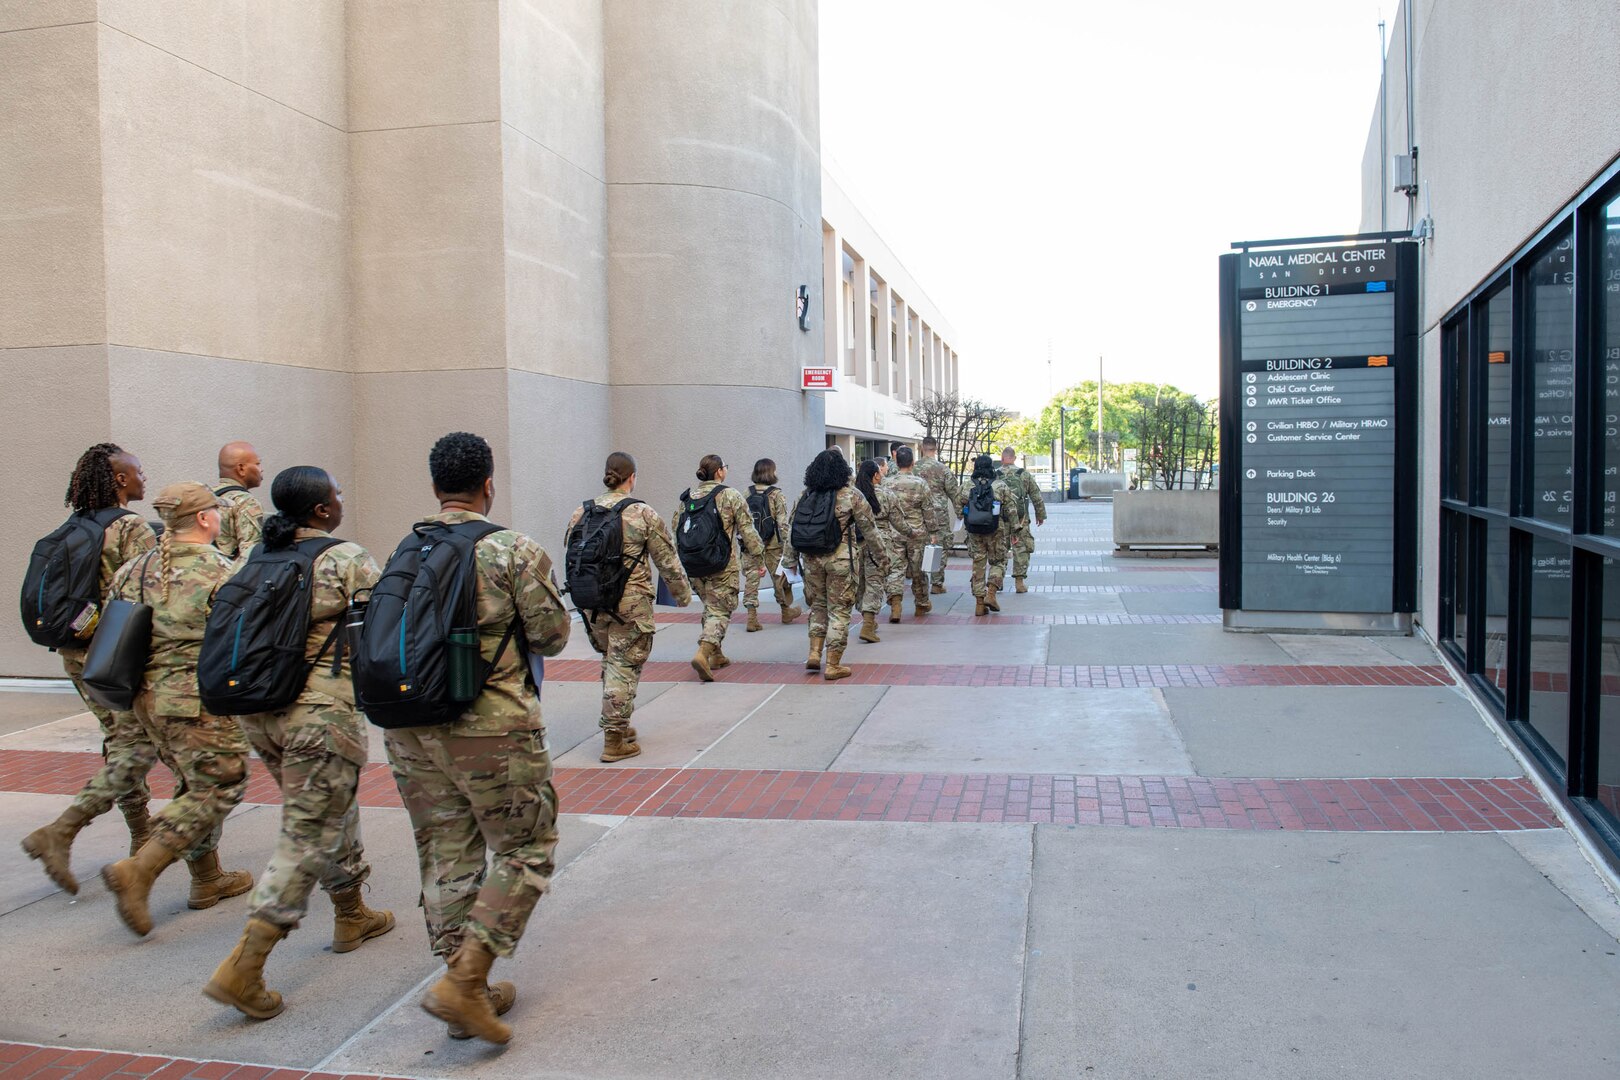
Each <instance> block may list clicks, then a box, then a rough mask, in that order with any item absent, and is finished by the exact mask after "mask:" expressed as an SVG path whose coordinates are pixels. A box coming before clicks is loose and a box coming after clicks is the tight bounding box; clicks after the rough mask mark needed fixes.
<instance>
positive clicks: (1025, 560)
mask: <svg viewBox="0 0 1620 1080" xmlns="http://www.w3.org/2000/svg"><path fill="white" fill-rule="evenodd" d="M1014 535H1016V536H1017V537H1018V546H1017V547H1015V548H1013V549H1012V550H1011V551H1010V552H1007V553H1004V554H1003V555H1002V561H1003V563H1010V564H1011V566H1012V576H1013V577H1015V578H1021V577H1024V576H1025V575H1026V574H1028V573H1029V557H1030V554H1031V553H1032V552H1034V550H1035V530H1034V529H1032V528H1031V527H1030V519H1028V518H1025V519H1024V523H1023V524H1022V525H1020V526H1018V529H1017V530H1016V532H1015V533H1014ZM1009 556H1010V558H1009Z"/></svg>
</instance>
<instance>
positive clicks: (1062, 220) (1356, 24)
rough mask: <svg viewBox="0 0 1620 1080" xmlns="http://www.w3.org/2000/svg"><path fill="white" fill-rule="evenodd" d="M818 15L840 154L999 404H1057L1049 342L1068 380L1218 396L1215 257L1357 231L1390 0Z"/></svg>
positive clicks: (1012, 1)
mask: <svg viewBox="0 0 1620 1080" xmlns="http://www.w3.org/2000/svg"><path fill="white" fill-rule="evenodd" d="M820 9H821V144H822V153H823V158H824V161H825V163H826V165H827V167H828V169H829V170H830V171H831V172H832V173H833V175H834V176H835V177H837V178H838V180H839V182H840V183H841V184H842V185H843V186H844V187H845V189H846V190H847V191H848V192H849V194H850V195H851V196H852V197H853V198H854V200H855V202H856V204H857V205H858V206H860V207H861V209H862V210H863V212H864V213H865V214H866V215H867V217H868V218H869V219H870V220H871V221H872V223H873V224H874V225H875V226H876V227H877V229H878V232H879V233H881V234H882V236H883V238H884V239H885V240H886V241H887V242H888V244H889V246H890V247H891V248H892V249H893V250H894V251H895V252H896V254H897V255H898V256H899V257H900V259H901V261H902V262H904V263H905V266H906V269H907V270H908V271H910V273H911V275H912V277H914V278H915V279H916V280H917V281H918V283H919V284H920V285H921V286H922V287H923V288H924V289H925V290H927V292H928V294H929V296H930V297H932V298H933V300H934V302H935V303H936V304H938V305H939V306H940V308H941V310H942V312H943V314H944V315H945V317H946V318H947V319H948V320H950V322H951V323H952V324H953V325H954V326H955V327H956V331H957V334H958V336H959V338H960V343H959V344H960V351H961V353H962V362H963V367H962V381H963V385H964V389H965V390H967V391H968V392H970V393H973V394H975V395H977V396H980V397H984V398H986V399H987V400H990V401H992V402H994V403H996V404H1000V405H1003V406H1006V407H1008V408H1013V409H1017V410H1020V411H1023V412H1025V413H1029V412H1033V411H1034V410H1036V409H1038V408H1039V407H1040V405H1041V404H1042V403H1044V402H1045V400H1046V399H1047V396H1048V393H1047V389H1048V368H1047V362H1046V361H1047V342H1048V340H1050V341H1051V343H1052V372H1051V377H1050V378H1051V382H1052V384H1053V385H1055V386H1057V387H1063V386H1067V385H1070V384H1072V383H1076V382H1079V381H1081V380H1083V379H1088V378H1095V377H1096V371H1097V357H1098V355H1099V354H1101V355H1102V356H1103V357H1104V358H1105V360H1104V375H1105V377H1106V378H1107V379H1108V380H1109V381H1110V382H1113V381H1127V380H1132V379H1144V380H1149V381H1159V382H1169V383H1174V384H1175V385H1177V386H1180V387H1181V388H1182V389H1184V390H1189V391H1192V392H1194V393H1196V394H1198V395H1199V396H1201V397H1202V396H1213V394H1214V392H1215V388H1216V379H1217V365H1218V354H1217V346H1218V342H1217V328H1216V295H1215V290H1216V257H1217V256H1219V255H1220V254H1221V253H1222V252H1224V251H1226V250H1228V247H1229V245H1230V243H1231V242H1232V241H1234V240H1250V239H1262V238H1270V237H1288V236H1311V235H1317V234H1324V233H1338V232H1353V231H1355V229H1356V227H1357V225H1358V218H1359V216H1360V199H1361V195H1360V191H1361V158H1362V151H1363V149H1364V148H1365V145H1366V140H1367V135H1368V131H1369V129H1370V127H1371V122H1372V116H1373V112H1374V110H1375V109H1376V108H1377V101H1378V74H1379V61H1378V19H1379V17H1380V14H1382V17H1384V18H1385V19H1389V20H1393V17H1394V12H1395V3H1394V0H1384V2H1383V3H1380V2H1378V0H1230V2H1226V3H1220V2H1215V0H1115V2H1112V3H1095V2H1090V0H996V2H994V3H987V2H969V0H821V2H820ZM1391 36H1393V35H1391ZM1399 92H1400V91H1399V89H1398V88H1394V87H1392V88H1391V90H1390V95H1391V108H1392V109H1393V108H1394V100H1395V97H1396V94H1397V93H1399ZM1391 152H1393V150H1392V151H1391Z"/></svg>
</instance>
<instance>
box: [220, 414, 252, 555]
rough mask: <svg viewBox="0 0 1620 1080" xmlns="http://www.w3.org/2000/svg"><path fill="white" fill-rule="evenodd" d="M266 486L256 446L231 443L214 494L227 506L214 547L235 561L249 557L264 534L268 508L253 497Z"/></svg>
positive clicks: (224, 448)
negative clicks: (261, 487) (265, 508)
mask: <svg viewBox="0 0 1620 1080" xmlns="http://www.w3.org/2000/svg"><path fill="white" fill-rule="evenodd" d="M262 483H264V463H263V462H261V461H260V460H259V452H258V451H257V450H255V449H253V444H252V443H245V442H229V443H226V444H225V445H224V446H222V447H220V448H219V480H218V481H216V482H215V484H214V494H215V495H217V496H219V498H220V501H221V502H223V503H224V504H225V510H224V512H223V513H221V514H220V515H219V522H220V528H219V539H217V540H215V541H214V545H215V546H216V547H218V548H219V550H221V551H223V552H224V553H225V554H226V555H228V556H230V557H231V558H233V559H240V558H242V557H244V556H246V555H247V553H248V551H249V550H251V549H252V547H253V545H254V544H257V543H258V542H259V536H260V534H261V533H262V532H263V528H262V524H263V522H264V507H262V506H260V505H259V500H257V499H255V498H254V497H253V496H252V495H251V494H249V493H250V492H251V491H252V490H253V489H254V488H256V487H258V486H259V485H260V484H262Z"/></svg>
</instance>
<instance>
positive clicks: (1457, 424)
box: [1444, 318, 1469, 502]
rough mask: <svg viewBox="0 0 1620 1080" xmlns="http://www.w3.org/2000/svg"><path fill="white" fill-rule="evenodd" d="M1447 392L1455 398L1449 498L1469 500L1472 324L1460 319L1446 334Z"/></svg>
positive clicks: (1447, 474) (1449, 442)
mask: <svg viewBox="0 0 1620 1080" xmlns="http://www.w3.org/2000/svg"><path fill="white" fill-rule="evenodd" d="M1444 348H1445V363H1446V375H1445V378H1446V380H1447V382H1446V389H1447V390H1448V391H1449V392H1450V395H1451V414H1450V416H1449V417H1447V421H1448V427H1449V429H1450V430H1449V431H1447V433H1446V434H1447V444H1446V452H1447V453H1448V454H1449V455H1450V460H1449V461H1448V462H1447V463H1446V470H1445V487H1446V491H1445V494H1446V495H1448V496H1449V497H1451V498H1453V499H1459V500H1462V501H1464V502H1466V501H1467V500H1468V496H1469V491H1468V431H1469V427H1468V371H1469V365H1468V320H1467V319H1466V318H1463V319H1457V320H1455V321H1453V322H1452V323H1451V325H1450V326H1447V327H1446V330H1445V344H1444Z"/></svg>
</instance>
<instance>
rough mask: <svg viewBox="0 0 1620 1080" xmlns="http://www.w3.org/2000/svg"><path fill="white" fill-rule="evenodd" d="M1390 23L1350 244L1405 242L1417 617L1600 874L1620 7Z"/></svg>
mask: <svg viewBox="0 0 1620 1080" xmlns="http://www.w3.org/2000/svg"><path fill="white" fill-rule="evenodd" d="M1408 8H1410V10H1408ZM1393 26H1394V34H1393V37H1392V40H1391V42H1390V48H1389V53H1388V65H1387V68H1388V76H1387V79H1386V83H1385V85H1386V92H1385V100H1384V102H1383V103H1382V105H1381V107H1379V108H1376V109H1375V112H1374V117H1373V121H1372V130H1371V132H1370V134H1369V137H1368V141H1367V146H1366V153H1365V156H1364V162H1363V185H1362V190H1363V199H1362V213H1361V227H1362V229H1363V231H1367V232H1373V231H1381V230H1384V229H1389V230H1403V231H1412V232H1414V233H1416V234H1417V235H1419V236H1420V237H1424V239H1423V240H1422V255H1421V260H1422V263H1421V265H1422V318H1421V324H1420V325H1421V328H1422V335H1423V336H1422V350H1421V351H1422V364H1423V380H1422V387H1423V389H1422V396H1423V400H1422V421H1423V422H1422V432H1423V437H1422V440H1421V451H1420V453H1421V458H1420V469H1419V472H1420V476H1421V477H1422V499H1421V507H1422V509H1421V512H1420V515H1419V519H1420V529H1421V553H1422V557H1421V563H1422V573H1421V578H1420V604H1421V611H1420V613H1419V621H1420V622H1421V623H1422V625H1423V626H1424V627H1425V628H1426V630H1427V632H1428V633H1429V634H1430V635H1431V636H1432V637H1434V638H1435V640H1436V641H1438V642H1439V643H1440V645H1441V647H1442V649H1443V650H1444V651H1445V653H1446V654H1447V656H1448V657H1449V658H1450V659H1451V660H1452V661H1453V662H1454V663H1456V665H1457V666H1458V668H1459V669H1460V670H1461V671H1462V672H1463V673H1464V674H1465V677H1466V678H1467V679H1468V680H1469V681H1470V683H1471V684H1472V685H1473V687H1474V688H1476V689H1477V690H1478V691H1479V693H1480V694H1481V695H1482V696H1483V697H1484V699H1485V700H1486V701H1487V702H1488V703H1489V704H1490V706H1491V707H1492V708H1493V709H1494V710H1495V712H1496V714H1497V715H1498V716H1499V717H1500V719H1501V723H1502V725H1503V727H1504V729H1505V730H1506V732H1507V733H1508V734H1509V736H1510V737H1511V738H1512V739H1513V740H1515V741H1516V742H1517V744H1518V745H1519V746H1520V747H1521V748H1522V749H1523V751H1524V752H1525V754H1526V755H1527V756H1528V757H1529V758H1530V759H1531V760H1532V761H1533V762H1534V763H1535V764H1536V767H1537V768H1538V770H1539V771H1540V773H1541V774H1542V776H1543V777H1544V779H1546V781H1547V782H1548V784H1549V785H1550V786H1551V787H1552V789H1553V790H1554V791H1555V792H1558V793H1561V794H1562V796H1563V798H1564V801H1565V805H1566V807H1567V808H1568V809H1569V810H1570V812H1571V818H1572V819H1573V820H1576V821H1577V822H1578V823H1581V824H1583V825H1584V826H1585V828H1586V830H1587V831H1588V832H1589V834H1590V836H1591V837H1592V838H1594V839H1595V840H1596V841H1597V842H1598V843H1597V850H1599V851H1602V852H1605V853H1606V854H1607V856H1608V857H1609V858H1610V859H1611V860H1615V861H1616V862H1620V524H1617V519H1616V516H1615V507H1616V505H1617V503H1620V421H1617V413H1620V405H1617V402H1620V80H1617V79H1616V78H1615V72H1616V71H1617V70H1620V6H1616V5H1614V4H1604V3H1592V2H1590V0H1552V2H1549V3H1540V4H1530V3H1523V2H1515V3H1509V4H1496V3H1485V2H1484V0H1431V2H1426V3H1420V4H1410V3H1408V4H1403V5H1402V7H1401V9H1400V11H1399V12H1398V13H1397V14H1396V16H1395V19H1394V22H1393ZM1408 29H1410V35H1408ZM1408 88H1410V90H1408ZM1413 148H1415V150H1414V149H1413ZM1408 154H1410V156H1411V157H1412V158H1414V159H1415V169H1414V172H1413V174H1412V175H1410V176H1408V175H1406V174H1405V172H1404V170H1403V165H1405V163H1404V162H1399V161H1396V160H1395V158H1396V156H1397V155H1408ZM1408 180H1410V181H1411V183H1410V184H1409V185H1407V190H1404V191H1400V192H1396V191H1393V190H1391V189H1392V188H1393V187H1394V186H1395V185H1396V184H1397V183H1404V182H1406V181H1408Z"/></svg>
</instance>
